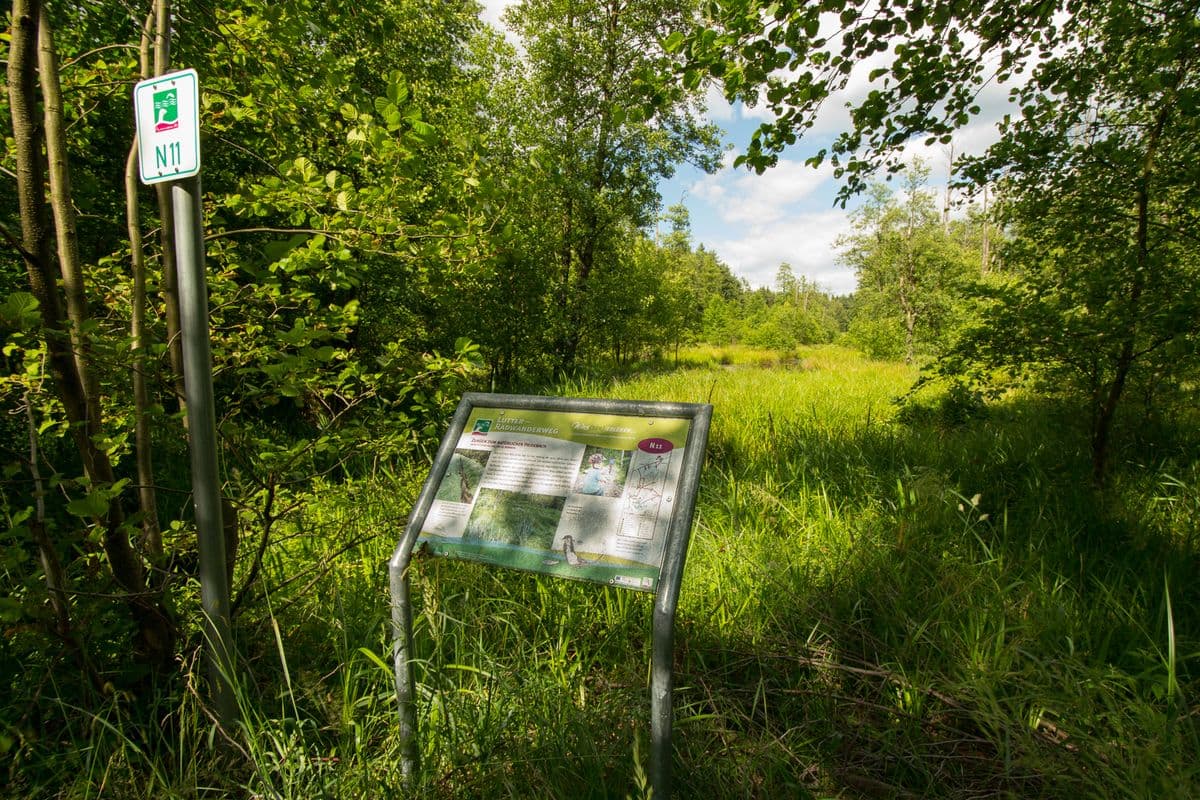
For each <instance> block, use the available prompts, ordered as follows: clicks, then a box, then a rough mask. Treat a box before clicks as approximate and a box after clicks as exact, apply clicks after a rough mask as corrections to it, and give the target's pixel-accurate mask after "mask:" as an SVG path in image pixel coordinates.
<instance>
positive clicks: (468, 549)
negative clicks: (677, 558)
mask: <svg viewBox="0 0 1200 800" xmlns="http://www.w3.org/2000/svg"><path fill="white" fill-rule="evenodd" d="M690 428H691V420H690V418H674V417H670V416H664V417H645V416H633V415H626V414H612V413H583V412H567V411H549V410H537V409H511V408H500V407H487V406H480V407H475V408H473V409H472V410H471V413H470V416H469V417H468V418H467V421H466V425H465V426H464V429H463V431H462V433H461V435H459V437H458V440H457V442H455V447H454V452H453V454H452V455H451V456H450V460H449V463H448V465H447V468H446V470H445V473H444V474H443V475H442V476H441V478H440V480H439V481H438V488H437V493H436V495H435V499H434V500H433V503H432V504H431V506H430V509H429V513H428V514H427V515H426V516H425V520H424V523H423V524H422V526H421V535H420V537H419V539H418V546H419V547H422V549H423V550H424V551H425V552H427V553H429V554H432V555H442V556H452V557H456V558H462V559H467V560H472V561H482V562H485V563H489V564H495V565H499V566H505V567H512V568H515V569H522V570H527V571H531V572H541V573H547V574H551V575H556V576H559V577H562V578H572V579H577V580H588V581H594V582H598V583H607V584H612V585H617V586H624V587H628V588H631V589H638V590H642V591H647V592H652V591H654V590H655V589H656V588H657V586H658V580H659V573H660V571H661V569H662V562H663V553H664V552H665V545H666V541H667V537H668V534H669V532H670V529H671V519H672V514H673V512H674V508H675V502H676V494H677V492H678V490H679V476H680V473H681V470H682V465H683V461H684V458H685V457H686V454H687V441H688V432H689V430H690Z"/></svg>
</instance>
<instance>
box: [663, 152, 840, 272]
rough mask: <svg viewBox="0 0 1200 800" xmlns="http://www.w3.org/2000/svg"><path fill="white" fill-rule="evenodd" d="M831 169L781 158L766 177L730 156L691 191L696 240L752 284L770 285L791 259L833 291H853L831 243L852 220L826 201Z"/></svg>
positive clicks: (796, 268) (830, 187) (829, 193)
mask: <svg viewBox="0 0 1200 800" xmlns="http://www.w3.org/2000/svg"><path fill="white" fill-rule="evenodd" d="M835 186H836V184H835V183H834V181H833V169H832V168H831V167H829V166H828V165H825V166H823V167H821V168H820V169H813V168H811V167H808V166H805V165H804V163H803V162H802V161H798V160H793V159H784V160H782V161H780V163H779V165H778V166H776V167H774V168H772V169H769V170H767V171H766V172H764V173H763V174H762V175H758V174H755V173H753V172H748V171H746V170H743V169H740V168H739V169H734V168H733V167H732V155H730V156H729V157H727V159H726V162H725V166H724V167H723V168H722V169H721V170H720V171H719V172H717V173H716V174H715V175H703V176H701V177H700V178H699V179H698V180H696V181H695V182H693V183H692V184H691V185H690V186H689V187H688V189H687V196H688V197H689V206H691V207H692V209H693V211H694V216H693V218H694V220H695V221H696V222H697V223H700V224H699V225H697V226H696V227H695V229H694V231H695V235H696V238H697V239H698V241H701V242H703V243H704V245H705V247H707V248H709V249H710V250H712V251H714V252H715V253H717V255H718V256H719V257H720V258H721V259H722V260H723V261H724V262H725V263H726V264H728V265H729V267H730V269H732V270H733V271H734V273H735V274H736V275H738V276H740V277H743V278H745V279H746V280H747V281H749V282H750V284H751V285H753V286H771V285H773V284H774V282H775V272H776V270H777V269H778V268H779V265H780V264H781V263H783V262H785V261H786V262H788V263H789V264H791V265H792V268H793V270H794V271H795V272H796V274H797V275H804V276H806V277H808V278H809V279H810V280H813V281H815V282H816V283H818V284H819V285H820V286H822V287H824V288H826V289H827V290H829V291H833V292H837V293H846V292H850V291H853V289H854V275H853V273H852V272H850V271H848V270H846V269H845V268H844V267H841V266H839V265H838V264H837V253H836V251H835V247H834V244H835V242H836V240H837V238H838V236H839V235H841V234H842V233H843V232H845V231H846V230H847V229H848V226H849V218H848V216H847V214H846V212H844V211H842V210H841V209H833V208H830V207H829V204H830V202H831V198H832V194H833V187H835Z"/></svg>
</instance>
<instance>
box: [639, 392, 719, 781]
mask: <svg viewBox="0 0 1200 800" xmlns="http://www.w3.org/2000/svg"><path fill="white" fill-rule="evenodd" d="M693 408H694V412H693V416H692V426H691V430H689V431H688V442H687V450H686V453H687V455H686V456H685V457H684V462H683V471H682V473H681V474H680V476H679V486H678V487H677V488H676V490H675V496H676V498H678V501H679V505H678V507H677V508H676V509H675V513H674V515H673V516H672V519H673V522H672V530H671V534H670V538H669V539H668V543H667V552H666V554H665V557H664V558H663V566H662V572H661V573H660V577H659V583H658V595H657V596H656V597H655V598H654V615H653V619H652V620H651V628H650V636H651V649H650V786H651V789H652V790H653V793H654V798H655V800H670V797H671V788H672V786H671V754H672V747H671V729H672V727H673V722H674V708H673V706H672V702H671V699H672V693H673V691H674V688H675V675H674V669H673V668H674V661H675V610H676V609H677V608H678V607H679V589H680V585H681V584H682V582H683V565H684V562H685V561H686V560H687V549H688V542H689V540H690V539H691V536H692V518H693V516H694V515H695V512H696V495H697V494H698V493H699V489H700V472H701V469H702V468H703V465H704V443H705V442H707V441H708V429H709V426H710V425H711V424H712V410H713V409H712V406H711V405H707V404H705V405H702V406H693Z"/></svg>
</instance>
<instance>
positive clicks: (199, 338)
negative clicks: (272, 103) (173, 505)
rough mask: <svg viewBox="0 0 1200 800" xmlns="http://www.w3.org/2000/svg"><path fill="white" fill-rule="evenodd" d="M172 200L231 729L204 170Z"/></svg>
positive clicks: (206, 572)
mask: <svg viewBox="0 0 1200 800" xmlns="http://www.w3.org/2000/svg"><path fill="white" fill-rule="evenodd" d="M171 204H172V206H173V208H174V211H175V248H176V256H177V265H178V270H179V319H180V332H181V333H182V335H183V375H184V384H185V389H186V393H187V414H188V433H189V435H190V437H191V456H192V499H193V502H194V503H195V508H196V535H197V537H198V538H199V544H200V600H201V604H202V605H203V607H204V616H205V633H206V635H207V637H208V645H209V668H210V673H211V680H212V692H213V699H214V702H215V704H216V711H217V720H218V722H220V724H221V725H222V726H224V727H225V728H226V729H229V728H230V727H231V726H233V724H234V723H235V722H236V721H237V703H236V700H235V697H234V692H233V644H232V641H231V639H230V624H229V606H230V602H229V575H228V574H227V573H226V567H225V534H224V530H223V528H222V525H221V486H220V478H219V476H218V469H217V422H216V409H215V402H214V400H213V382H212V352H211V350H210V348H209V340H208V285H207V282H206V280H205V271H204V236H203V229H204V228H203V218H202V216H201V205H200V176H199V175H197V176H195V177H192V178H184V179H182V180H178V181H174V182H172V184H171Z"/></svg>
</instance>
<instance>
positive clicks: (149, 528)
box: [125, 11, 163, 583]
mask: <svg viewBox="0 0 1200 800" xmlns="http://www.w3.org/2000/svg"><path fill="white" fill-rule="evenodd" d="M154 13H155V12H154V11H151V12H150V16H148V17H147V18H146V23H145V25H143V26H142V42H141V76H142V78H146V77H149V73H150V46H151V34H152V31H153V30H154ZM125 222H126V227H127V228H128V231H129V251H130V255H131V264H130V268H131V269H132V271H133V301H132V303H133V309H132V314H131V316H132V319H131V322H130V332H129V333H130V338H131V339H132V348H133V403H134V418H135V420H136V423H135V427H134V436H135V447H136V452H137V473H138V505H139V507H140V509H141V512H142V541H143V546H144V549H145V551H146V554H147V555H148V556H149V558H150V562H151V564H161V562H162V558H163V547H162V531H161V529H160V528H159V523H158V500H157V497H156V493H155V491H154V465H153V462H152V460H151V450H152V447H153V444H152V440H151V436H150V397H149V392H148V391H147V388H146V349H147V341H146V253H145V249H144V246H143V243H142V231H141V214H140V213H139V208H138V139H137V134H136V133H135V134H134V137H133V143H132V145H131V146H130V148H129V157H128V158H127V159H126V161H125ZM152 583H157V581H153V580H152Z"/></svg>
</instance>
